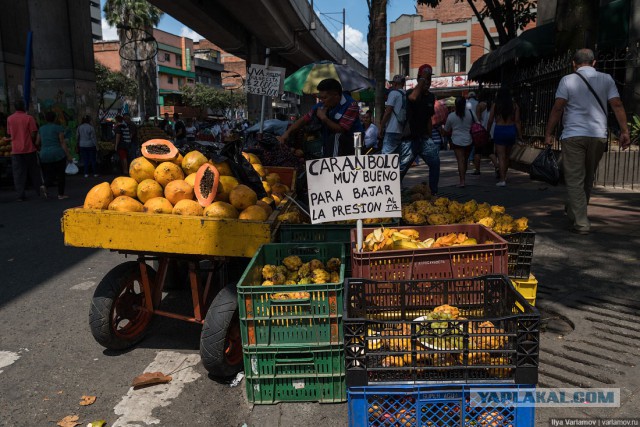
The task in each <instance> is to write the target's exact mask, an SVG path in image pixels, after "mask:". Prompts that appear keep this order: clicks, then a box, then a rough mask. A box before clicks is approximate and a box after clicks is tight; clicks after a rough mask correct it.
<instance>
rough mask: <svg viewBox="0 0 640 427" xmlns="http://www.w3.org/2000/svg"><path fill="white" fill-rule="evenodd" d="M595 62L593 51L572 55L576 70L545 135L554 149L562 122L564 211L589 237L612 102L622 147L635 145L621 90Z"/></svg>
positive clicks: (560, 94) (562, 83)
mask: <svg viewBox="0 0 640 427" xmlns="http://www.w3.org/2000/svg"><path fill="white" fill-rule="evenodd" d="M595 63H596V61H595V59H594V56H593V51H591V50H590V49H580V50H578V51H577V52H576V54H575V55H574V57H573V69H574V71H575V72H574V73H572V74H569V75H567V76H564V77H563V78H562V80H560V84H559V85H558V90H557V91H556V101H555V103H554V104H553V108H552V109H551V114H550V115H549V122H548V124H547V129H546V132H545V142H546V143H547V145H551V144H552V142H553V139H552V135H553V133H554V131H555V128H556V125H557V124H558V122H559V121H560V118H562V125H563V130H562V135H561V136H560V144H561V145H562V157H563V170H564V179H565V183H566V186H567V193H568V198H567V204H566V205H565V211H566V212H567V216H568V217H569V219H570V220H571V221H572V222H573V231H574V232H576V233H578V234H588V233H589V230H590V228H591V224H590V223H589V218H588V217H587V205H588V204H589V197H590V196H591V188H592V187H593V181H594V177H595V173H596V169H597V168H598V163H599V162H600V159H601V158H602V155H603V154H604V151H605V144H606V143H607V114H606V108H607V107H606V105H607V104H606V103H607V101H609V105H611V108H612V109H613V112H614V114H615V116H616V120H617V121H618V124H619V125H620V136H619V138H618V142H619V144H620V148H621V149H623V150H625V149H627V148H628V147H629V145H630V143H631V142H630V139H629V129H628V128H627V115H626V114H625V111H624V106H623V105H622V101H621V100H620V94H619V93H618V89H617V88H616V85H615V83H614V81H613V78H611V76H610V75H608V74H605V73H600V72H598V71H596V70H595V68H593V67H594V65H595ZM583 78H584V80H583ZM587 82H588V83H587ZM589 86H591V88H592V89H593V91H594V92H595V93H592V91H591V89H590V88H589ZM596 98H597V99H596ZM563 113H564V115H563Z"/></svg>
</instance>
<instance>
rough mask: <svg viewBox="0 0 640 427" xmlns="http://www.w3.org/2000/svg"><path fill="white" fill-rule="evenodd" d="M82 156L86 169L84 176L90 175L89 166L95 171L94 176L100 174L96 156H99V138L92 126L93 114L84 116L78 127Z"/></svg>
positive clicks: (77, 133)
mask: <svg viewBox="0 0 640 427" xmlns="http://www.w3.org/2000/svg"><path fill="white" fill-rule="evenodd" d="M76 137H77V139H78V147H79V149H80V158H81V159H82V166H83V169H84V177H85V178H87V177H88V176H89V168H91V171H93V176H98V169H97V168H96V158H97V157H98V138H97V137H96V131H95V129H94V128H93V126H91V116H84V117H83V118H82V124H81V125H80V126H78V129H76Z"/></svg>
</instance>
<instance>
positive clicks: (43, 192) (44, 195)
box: [40, 185, 47, 199]
mask: <svg viewBox="0 0 640 427" xmlns="http://www.w3.org/2000/svg"><path fill="white" fill-rule="evenodd" d="M40 197H42V198H43V199H46V198H47V187H46V186H44V185H41V186H40Z"/></svg>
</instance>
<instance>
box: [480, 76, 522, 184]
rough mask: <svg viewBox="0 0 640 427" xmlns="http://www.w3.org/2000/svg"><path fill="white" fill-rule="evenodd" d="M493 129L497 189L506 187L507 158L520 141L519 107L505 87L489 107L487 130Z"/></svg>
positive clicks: (499, 91)
mask: <svg viewBox="0 0 640 427" xmlns="http://www.w3.org/2000/svg"><path fill="white" fill-rule="evenodd" d="M494 122H495V127H494V128H493V144H494V146H495V149H496V153H497V155H498V169H499V171H500V178H499V179H498V182H497V183H496V186H498V187H505V186H506V185H507V171H508V170H509V158H510V157H511V150H512V149H513V146H514V145H516V141H517V140H520V139H522V130H521V129H520V107H519V106H518V104H517V103H516V102H515V101H514V100H513V98H512V97H511V92H510V91H509V89H508V88H507V87H504V86H503V87H501V88H500V89H499V90H498V94H497V95H496V102H495V103H494V104H493V105H492V106H491V113H490V114H489V122H488V123H487V129H491V127H492V126H493V124H494Z"/></svg>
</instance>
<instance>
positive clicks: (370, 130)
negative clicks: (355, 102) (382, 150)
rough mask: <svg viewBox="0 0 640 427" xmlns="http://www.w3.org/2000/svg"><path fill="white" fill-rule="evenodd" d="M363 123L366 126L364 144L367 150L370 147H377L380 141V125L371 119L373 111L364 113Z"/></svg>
mask: <svg viewBox="0 0 640 427" xmlns="http://www.w3.org/2000/svg"><path fill="white" fill-rule="evenodd" d="M362 125H363V126H364V146H365V148H366V150H365V152H366V151H369V148H373V149H375V148H376V145H377V143H378V126H376V125H375V124H374V123H373V122H372V120H371V111H366V112H365V113H363V114H362Z"/></svg>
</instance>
